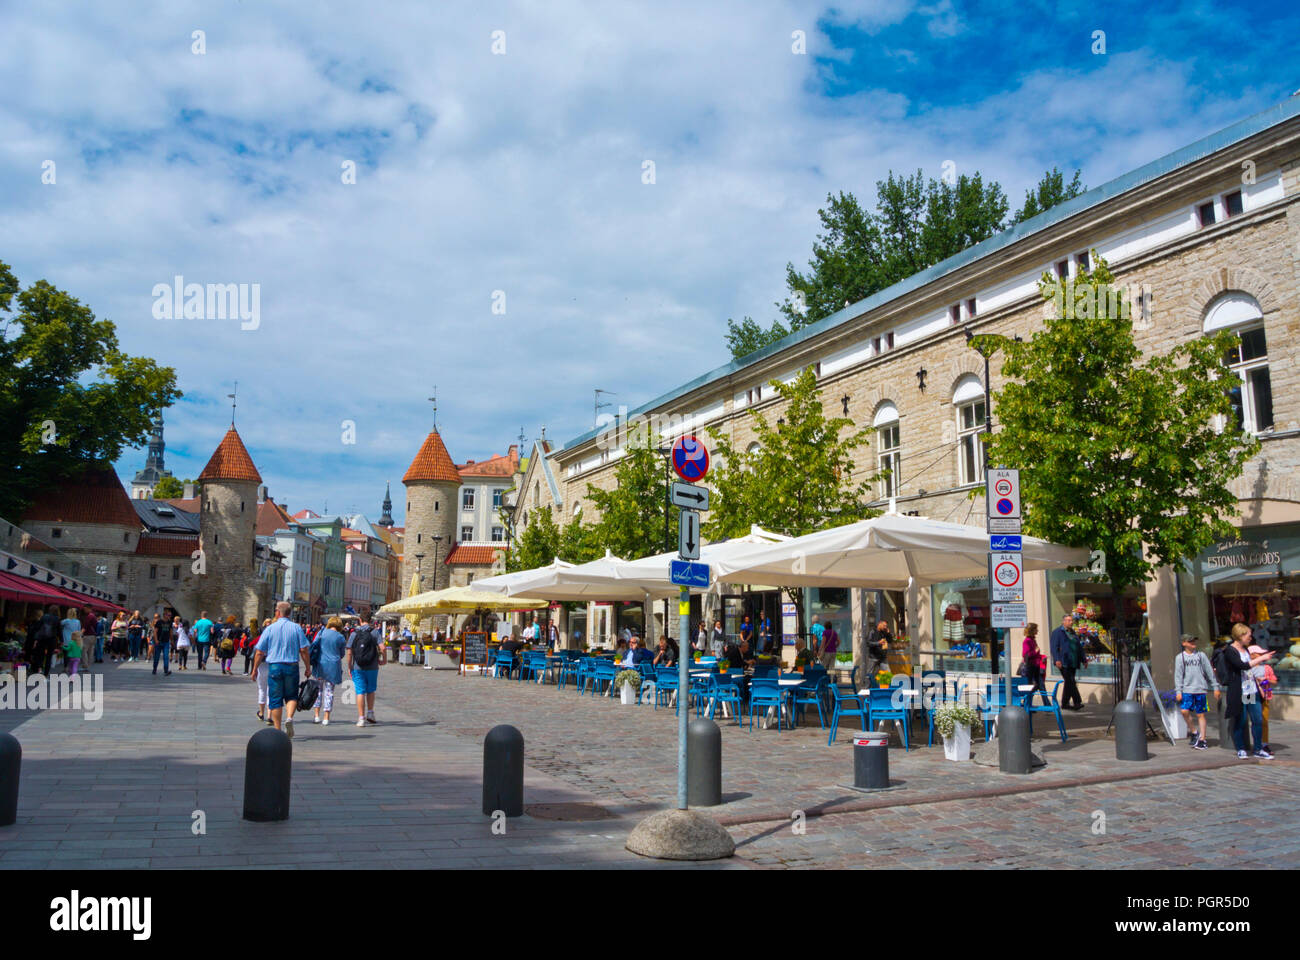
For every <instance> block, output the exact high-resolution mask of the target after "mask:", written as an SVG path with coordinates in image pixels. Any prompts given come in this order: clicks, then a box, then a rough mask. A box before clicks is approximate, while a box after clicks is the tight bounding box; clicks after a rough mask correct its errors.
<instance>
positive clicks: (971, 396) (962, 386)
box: [952, 375, 988, 486]
mask: <svg viewBox="0 0 1300 960" xmlns="http://www.w3.org/2000/svg"><path fill="white" fill-rule="evenodd" d="M952 402H953V406H954V407H956V408H957V482H958V483H959V484H960V485H962V486H965V485H967V484H972V483H980V482H981V481H982V480H983V479H984V450H983V444H981V443H980V434H981V433H983V432H984V422H985V420H986V418H987V415H988V414H987V408H986V407H985V404H984V385H983V384H982V383H980V380H979V377H976V376H974V375H968V376H965V377H963V378H962V379H961V381H960V382H959V383H958V384H957V389H956V391H955V392H954V393H953V398H952Z"/></svg>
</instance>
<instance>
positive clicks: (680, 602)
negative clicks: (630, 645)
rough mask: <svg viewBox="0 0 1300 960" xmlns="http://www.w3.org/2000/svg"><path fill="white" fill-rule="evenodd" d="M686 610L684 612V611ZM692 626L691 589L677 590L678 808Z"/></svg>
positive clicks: (680, 805) (682, 792) (682, 805)
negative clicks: (687, 636) (689, 634)
mask: <svg viewBox="0 0 1300 960" xmlns="http://www.w3.org/2000/svg"><path fill="white" fill-rule="evenodd" d="M683 611H684V612H683ZM690 628H691V591H690V589H689V588H687V587H682V588H681V590H679V591H678V592H677V637H678V641H677V642H678V647H677V809H678V810H685V809H686V721H687V719H688V718H689V716H690V712H691V698H690V695H689V694H690V689H691V673H690V669H689V668H688V666H687V664H688V662H689V660H690V657H688V656H687V655H686V650H687V645H686V633H687V631H688V630H690Z"/></svg>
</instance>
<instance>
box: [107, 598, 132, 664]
mask: <svg viewBox="0 0 1300 960" xmlns="http://www.w3.org/2000/svg"><path fill="white" fill-rule="evenodd" d="M130 622H131V620H130V618H129V617H128V616H127V615H126V611H125V610H119V611H118V613H117V616H116V617H114V618H113V626H112V628H111V630H110V634H111V636H110V637H109V641H108V654H109V656H110V657H111V658H112V660H113V662H114V663H119V662H121V661H123V660H125V659H126V654H127V650H128V646H127V643H128V641H127V639H126V628H127V624H129V623H130Z"/></svg>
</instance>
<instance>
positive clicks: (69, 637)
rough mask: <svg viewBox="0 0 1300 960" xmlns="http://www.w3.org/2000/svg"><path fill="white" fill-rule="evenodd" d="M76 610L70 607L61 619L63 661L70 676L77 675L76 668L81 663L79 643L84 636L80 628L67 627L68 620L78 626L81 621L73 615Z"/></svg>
mask: <svg viewBox="0 0 1300 960" xmlns="http://www.w3.org/2000/svg"><path fill="white" fill-rule="evenodd" d="M76 612H77V611H76V608H75V607H74V608H72V609H70V610H69V611H68V619H65V620H64V621H63V624H64V627H63V663H64V666H65V667H66V668H67V671H68V676H70V677H75V676H76V675H77V668H78V667H79V666H80V665H81V644H82V640H83V637H84V636H85V635H84V634H83V633H82V632H81V630H80V629H76V630H69V629H68V627H67V624H68V623H69V621H71V622H73V623H76V624H78V626H80V623H81V621H80V620H77V619H76V617H75V616H74V614H76Z"/></svg>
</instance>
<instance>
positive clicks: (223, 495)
mask: <svg viewBox="0 0 1300 960" xmlns="http://www.w3.org/2000/svg"><path fill="white" fill-rule="evenodd" d="M261 482H262V475H261V474H260V473H258V472H257V467H256V466H254V465H253V458H252V457H250V456H249V455H248V450H247V448H245V446H244V443H243V441H242V440H241V439H240V438H239V433H238V432H237V431H236V430H235V428H234V426H231V428H230V429H229V430H227V431H226V435H225V436H224V437H223V438H222V439H221V443H220V444H218V446H217V449H216V450H215V451H213V454H212V457H211V458H210V459H209V460H208V463H207V466H205V467H204V468H203V471H202V472H201V473H200V474H199V483H200V484H201V485H202V486H201V489H200V494H199V499H200V504H199V529H200V534H199V536H200V545H201V548H202V550H203V560H204V567H205V572H204V574H203V575H202V576H201V578H200V582H199V593H198V595H199V606H200V608H201V609H205V610H207V611H208V613H209V615H211V616H214V617H215V616H223V617H224V616H227V615H229V614H234V615H235V616H236V617H238V618H239V619H240V621H241V622H247V620H248V619H249V618H250V617H252V616H263V615H264V612H263V611H264V609H265V608H264V606H263V604H262V601H261V598H260V597H259V592H260V591H259V589H258V582H259V580H258V576H257V567H256V556H255V547H256V536H257V512H258V486H259V485H260V484H261Z"/></svg>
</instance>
